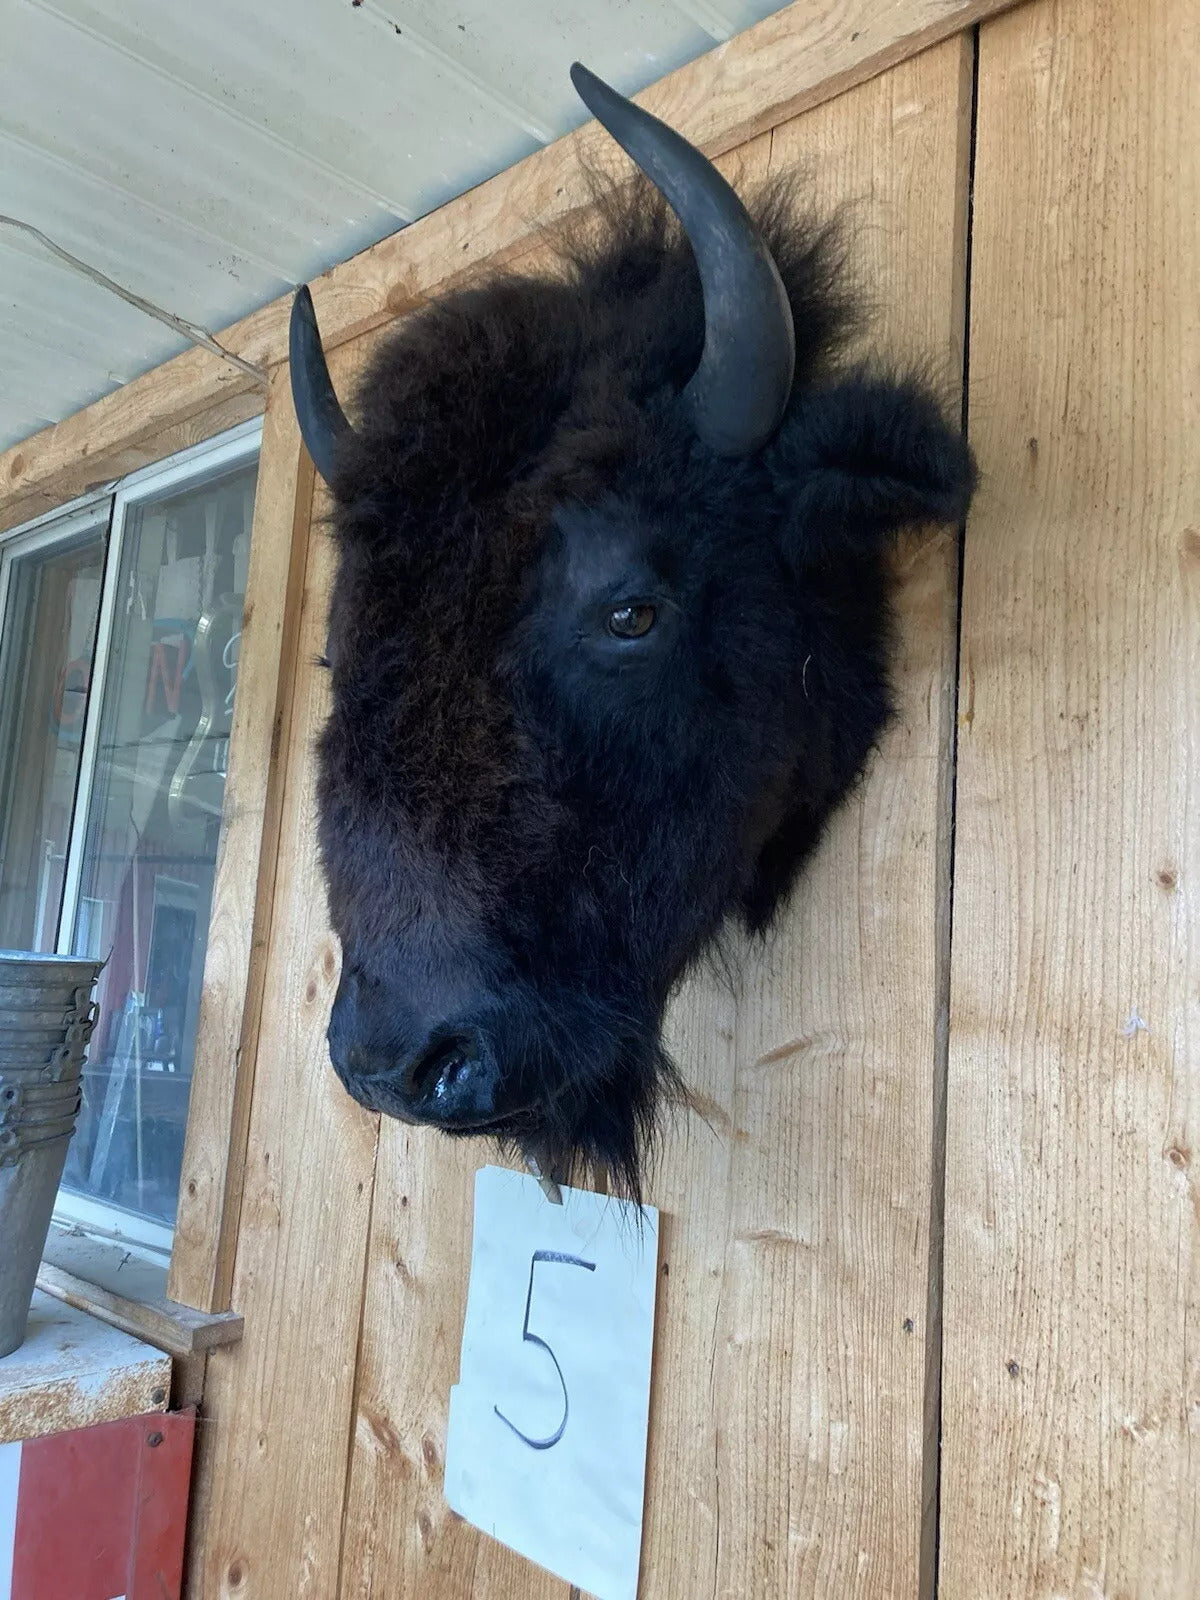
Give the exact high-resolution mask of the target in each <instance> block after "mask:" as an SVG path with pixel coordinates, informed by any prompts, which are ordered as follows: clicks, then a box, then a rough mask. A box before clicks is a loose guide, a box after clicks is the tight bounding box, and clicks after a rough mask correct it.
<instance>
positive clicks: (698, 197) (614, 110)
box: [571, 62, 796, 456]
mask: <svg viewBox="0 0 1200 1600" xmlns="http://www.w3.org/2000/svg"><path fill="white" fill-rule="evenodd" d="M571 82H572V83H573V84H574V85H575V89H576V91H577V93H578V94H579V97H580V99H581V100H582V101H583V103H584V105H585V106H587V108H588V110H589V111H590V112H591V113H592V115H593V116H594V117H596V118H597V120H598V121H599V122H601V123H602V124H603V125H604V127H605V128H607V129H608V131H609V133H610V134H612V136H613V138H614V139H615V140H616V141H617V143H618V144H619V145H620V146H621V148H622V149H623V150H624V151H625V153H626V155H628V156H629V157H630V158H631V159H632V160H633V161H634V162H636V164H637V165H638V166H639V167H640V168H641V169H642V171H643V172H644V173H645V174H646V176H647V177H648V178H649V179H650V181H651V183H653V184H654V186H655V188H657V189H658V190H660V191H661V193H662V195H663V197H664V198H665V200H666V201H667V203H668V205H669V206H670V207H671V209H672V210H673V211H674V212H675V215H676V216H677V217H678V218H679V220H680V222H681V223H682V224H683V230H684V232H685V233H686V234H687V236H688V240H689V242H690V244H691V246H692V250H693V253H694V254H695V257H696V266H697V267H698V268H699V271H700V284H701V288H702V289H703V292H704V353H703V355H702V356H701V357H700V365H699V366H698V367H697V368H696V371H695V372H694V373H693V375H692V377H691V379H690V381H689V383H688V386H687V388H686V389H685V391H684V396H685V399H686V401H687V404H688V406H689V407H690V409H691V413H692V420H693V423H694V425H695V428H696V432H697V433H698V434H699V435H700V437H701V439H703V440H704V442H705V444H707V445H708V446H709V447H710V448H711V449H713V450H715V451H716V452H717V453H718V454H719V455H723V456H744V455H750V454H751V453H752V452H753V451H755V450H757V449H759V448H760V447H761V446H762V445H764V444H765V443H766V442H767V440H768V439H769V438H770V437H771V435H772V434H773V433H774V432H775V430H776V428H777V427H778V426H779V422H780V419H781V418H782V416H783V412H784V408H785V407H786V405H787V402H788V396H789V395H790V394H791V392H792V377H793V374H794V371H795V364H796V335H795V330H794V328H793V326H792V308H791V305H790V304H789V303H788V297H787V290H786V289H785V288H784V286H783V279H782V278H781V277H780V276H779V268H778V267H777V266H776V265H775V262H774V261H773V260H772V258H771V252H770V251H769V250H768V249H767V247H766V245H765V244H764V243H763V240H762V237H761V235H760V234H759V232H758V230H757V228H755V226H754V224H753V222H751V220H750V218H749V216H748V215H747V213H746V208H745V207H744V206H743V205H742V202H741V201H740V200H739V199H738V197H737V195H736V194H734V192H733V190H732V189H731V188H730V186H729V185H728V184H727V183H726V182H725V179H724V178H723V177H722V176H721V174H720V173H719V172H718V171H717V169H716V167H714V166H713V164H712V162H711V161H709V160H708V159H707V157H705V156H702V155H701V154H700V152H699V150H697V149H696V148H695V146H694V145H690V144H689V143H688V142H687V140H686V139H684V138H682V137H681V135H679V134H678V133H676V132H675V130H674V129H673V128H668V127H667V125H666V123H665V122H660V121H659V120H658V118H657V117H652V116H651V115H650V113H649V112H648V111H643V110H642V109H641V108H640V106H635V105H634V104H633V103H632V101H629V100H626V99H625V97H624V96H623V95H619V94H618V93H617V92H616V90H615V89H610V88H609V86H608V85H607V84H606V83H604V82H603V81H602V80H601V79H599V78H598V77H597V76H596V75H595V73H594V72H589V71H588V69H587V68H586V67H583V66H580V64H579V63H578V62H576V63H575V65H574V66H573V67H572V68H571Z"/></svg>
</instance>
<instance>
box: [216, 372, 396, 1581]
mask: <svg viewBox="0 0 1200 1600" xmlns="http://www.w3.org/2000/svg"><path fill="white" fill-rule="evenodd" d="M359 360H361V352H360V351H358V350H355V349H354V348H352V347H351V348H348V349H347V350H346V351H344V352H338V353H337V355H336V357H335V359H334V360H333V361H332V362H331V366H332V368H333V373H334V378H335V380H336V381H339V382H340V383H342V384H345V383H346V382H347V381H348V372H349V369H350V367H351V366H352V365H354V364H357V362H358V361H359ZM323 510H324V500H323V496H321V497H318V501H317V506H316V516H315V518H314V521H313V527H312V533H311V536H310V539H309V545H308V556H307V562H306V570H305V577H304V591H303V598H302V605H301V612H300V627H299V650H298V652H297V660H296V667H295V673H296V687H295V696H294V702H293V711H292V715H291V718H290V723H289V726H288V728H287V730H286V734H285V738H286V743H285V746H284V752H285V753H284V755H283V757H282V760H283V763H284V769H285V783H284V790H283V795H282V802H281V826H280V847H279V848H280V858H281V861H283V862H286V871H281V872H280V873H279V875H278V882H277V885H276V892H275V905H274V914H273V917H272V919H271V928H270V938H269V944H268V949H267V956H266V981H265V984H264V993H263V1001H262V1020H261V1026H260V1028H259V1033H258V1055H257V1063H256V1068H255V1077H254V1104H253V1108H252V1111H251V1115H250V1127H249V1140H248V1146H247V1155H246V1169H245V1179H244V1187H243V1195H242V1205H241V1219H240V1227H239V1233H238V1247H237V1261H236V1267H235V1271H234V1279H233V1303H234V1305H235V1306H237V1307H238V1308H239V1310H241V1312H242V1313H243V1315H244V1316H245V1319H246V1330H245V1336H244V1338H243V1340H242V1342H241V1344H239V1345H236V1346H231V1347H229V1348H227V1349H226V1350H224V1351H222V1352H220V1354H219V1355H214V1356H213V1357H210V1360H209V1369H208V1383H207V1388H206V1392H205V1408H204V1409H205V1415H204V1419H203V1421H202V1424H201V1433H200V1455H199V1463H198V1480H197V1492H196V1496H195V1501H194V1505H193V1529H194V1539H193V1550H192V1556H191V1563H190V1570H191V1592H192V1593H194V1594H196V1595H198V1596H199V1595H203V1596H204V1597H205V1600H208V1597H209V1596H213V1597H214V1600H215V1597H217V1596H221V1597H223V1600H224V1597H229V1600H235V1597H236V1600H251V1597H253V1600H274V1597H277V1596H282V1595H286V1596H288V1600H293V1597H296V1600H299V1597H311V1600H318V1597H319V1600H327V1597H331V1596H333V1595H335V1594H336V1593H337V1574H338V1561H339V1551H340V1544H341V1529H342V1516H343V1503H344V1497H345V1488H346V1460H347V1451H348V1441H349V1432H350V1418H351V1412H352V1405H353V1394H354V1371H355V1356H356V1350H357V1345H358V1332H359V1321H360V1316H361V1310H362V1289H363V1267H364V1258H365V1252H366V1244H367V1236H368V1229H369V1222H370V1207H371V1198H372V1188H373V1183H372V1179H373V1169H374V1157H375V1142H376V1132H377V1121H376V1119H375V1118H373V1117H371V1116H369V1115H368V1114H367V1113H366V1112H365V1111H363V1110H361V1109H360V1108H359V1107H358V1106H356V1105H355V1104H354V1103H353V1102H352V1101H351V1100H350V1099H349V1097H348V1096H347V1095H346V1094H345V1093H344V1091H343V1090H342V1088H341V1086H340V1085H339V1083H338V1082H337V1079H336V1078H335V1076H334V1074H333V1072H332V1071H331V1070H330V1068H329V1065H328V1058H327V1054H326V1047H325V1028H326V1024H327V1021H328V1016H329V1007H330V1004H331V1003H332V1000H333V995H334V991H335V989H336V985H337V973H338V955H337V945H336V941H335V940H334V938H333V936H332V934H331V933H330V932H329V925H328V917H327V912H326V908H325V900H324V895H323V893H322V889H321V877H320V872H319V870H318V864H317V850H316V826H315V810H314V808H315V796H314V788H315V771H314V763H313V761H312V755H311V747H312V742H313V739H314V738H315V736H316V733H317V731H318V729H319V728H320V726H321V724H322V722H323V721H324V718H325V714H326V710H327V678H326V674H325V673H324V672H322V671H321V670H320V669H319V668H318V667H317V666H316V658H317V656H318V655H319V653H320V652H321V651H322V649H323V648H324V639H325V613H326V603H327V597H328V586H329V578H330V572H331V565H332V549H331V546H330V543H329V541H328V539H327V537H326V535H325V532H324V529H323V527H322V525H321V521H320V518H321V515H322V513H323Z"/></svg>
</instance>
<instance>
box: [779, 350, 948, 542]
mask: <svg viewBox="0 0 1200 1600" xmlns="http://www.w3.org/2000/svg"><path fill="white" fill-rule="evenodd" d="M767 462H768V465H769V467H770V470H771V472H772V475H773V477H774V480H775V486H776V489H777V490H778V492H779V495H780V498H781V500H782V501H783V502H784V504H785V505H786V507H787V510H786V512H785V515H784V520H783V530H782V537H783V544H784V554H785V556H786V557H787V559H788V561H789V563H790V565H791V566H792V567H793V568H795V569H797V570H800V569H802V568H804V567H806V566H811V565H814V564H824V563H826V562H827V561H829V560H831V559H835V558H837V557H838V556H850V557H851V558H853V557H854V556H855V555H863V556H866V555H869V554H870V553H871V552H872V551H873V550H874V549H876V548H877V546H878V544H879V541H880V539H881V538H882V537H883V536H885V535H887V534H890V533H894V532H896V531H897V530H898V529H899V528H901V527H903V526H905V525H906V524H908V523H918V522H941V523H955V522H961V521H962V520H963V518H964V517H965V516H966V514H967V507H968V506H969V504H970V501H971V495H972V492H973V491H974V488H975V481H976V472H975V462H974V459H973V458H972V455H971V451H970V449H969V447H968V445H967V442H966V440H965V439H964V438H963V437H962V435H961V433H959V432H958V430H957V429H955V428H951V427H950V426H949V425H948V424H947V422H946V420H945V418H944V416H943V415H942V412H941V410H940V409H939V407H938V404H937V402H936V401H935V400H934V398H933V396H932V395H931V394H930V392H929V390H928V389H926V388H925V387H924V386H923V385H921V384H920V383H918V382H915V381H913V380H904V381H896V380H888V379H880V378H873V377H868V376H863V375H858V376H854V377H851V378H848V379H846V380H845V381H843V382H841V383H839V384H836V385H834V386H831V387H830V388H828V389H822V390H818V391H817V392H815V393H814V394H811V395H809V396H807V397H805V398H804V399H802V400H800V401H799V403H798V404H795V405H793V407H792V409H791V411H790V413H789V415H788V418H787V420H786V422H785V423H784V426H783V428H782V430H781V432H780V434H779V436H778V438H777V439H776V441H775V443H774V444H773V445H772V446H771V448H770V450H769V451H768V452H767Z"/></svg>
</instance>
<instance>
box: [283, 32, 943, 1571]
mask: <svg viewBox="0 0 1200 1600" xmlns="http://www.w3.org/2000/svg"><path fill="white" fill-rule="evenodd" d="M968 57H969V45H968V43H967V42H966V41H965V40H957V41H952V42H950V43H947V44H945V45H943V46H941V47H940V48H938V49H937V50H935V51H932V52H929V53H927V54H925V55H923V56H921V57H920V58H918V59H916V60H914V61H911V62H909V63H906V64H904V65H902V66H901V67H898V68H896V69H895V70H894V71H893V72H891V73H890V74H888V75H887V76H886V77H881V78H877V79H875V80H874V81H872V82H870V83H868V84H866V85H864V86H862V87H860V88H858V89H856V90H854V91H852V92H851V93H849V94H847V95H845V96H844V97H842V98H840V99H839V100H838V101H837V102H836V103H833V104H830V105H827V106H824V107H822V108H821V109H820V110H818V111H815V112H813V113H810V114H808V115H806V116H803V117H801V118H798V119H796V120H795V121H793V122H791V123H789V124H787V125H786V126H785V127H782V128H779V129H776V130H775V131H774V133H773V135H770V136H766V137H764V138H762V139H760V140H758V141H755V142H754V143H753V144H751V145H750V146H747V147H746V148H744V149H743V150H740V151H739V152H737V156H736V162H735V164H736V165H737V167H738V168H739V170H740V171H741V172H742V173H743V174H744V175H745V176H746V177H747V178H753V177H754V176H755V174H756V173H758V172H761V171H763V170H765V169H766V168H767V167H768V166H771V167H773V168H774V167H780V166H782V167H789V168H790V167H793V166H796V165H798V164H801V165H803V166H804V167H805V168H807V169H811V171H812V174H813V182H814V187H815V189H816V191H817V193H816V196H815V198H816V201H817V204H818V205H819V206H821V207H822V208H825V209H832V208H834V207H836V206H837V204H838V203H839V202H841V201H843V200H848V199H853V200H855V201H861V204H860V205H859V206H858V207H857V210H856V214H855V216H854V224H855V231H856V246H855V250H854V254H855V257H856V260H857V261H858V263H859V265H860V267H861V269H862V271H863V273H864V276H866V277H867V278H868V279H869V281H870V282H871V283H872V285H873V286H874V289H875V293H876V298H877V301H878V303H879V305H880V317H879V327H878V329H877V338H878V339H879V340H881V341H882V343H883V344H884V345H885V347H887V348H889V349H891V350H892V351H894V352H895V353H897V354H898V355H900V356H903V355H905V354H906V353H913V352H918V351H919V352H922V353H928V352H930V351H933V352H934V353H935V357H936V358H937V359H938V361H939V363H940V365H941V367H942V369H943V371H944V372H945V373H946V375H947V377H948V380H949V388H950V392H951V394H952V395H953V394H954V392H955V391H954V386H953V374H954V373H955V371H956V370H957V368H958V366H959V362H960V345H961V328H962V315H963V291H964V282H965V278H964V248H963V241H964V231H963V217H964V206H965V194H966V187H965V178H966V157H967V154H968V150H969V123H968V121H967V120H966V116H965V112H966V111H968V110H969V104H970V78H969V74H968V73H966V72H964V65H965V64H966V63H967V61H968ZM901 559H902V562H903V564H904V570H905V582H904V588H903V597H902V604H901V611H902V617H903V636H904V647H903V659H902V663H901V670H900V689H901V696H902V706H903V709H902V715H901V717H900V719H899V722H898V725H897V727H896V728H895V729H894V730H893V733H892V734H891V736H890V737H889V739H888V741H887V743H886V745H885V748H884V750H883V752H882V753H881V755H880V758H879V760H878V761H877V763H876V764H875V766H874V768H873V771H872V776H871V780H870V782H869V784H868V785H867V786H866V788H865V789H864V791H863V793H862V794H861V796H860V797H859V798H858V799H857V800H856V802H855V803H854V805H853V806H852V807H851V808H850V809H849V810H848V811H847V813H846V814H845V815H844V816H843V817H842V818H841V819H839V822H838V825H837V826H836V828H835V829H834V830H833V833H832V836H831V838H830V840H829V841H828V843H827V846H826V847H825V849H824V850H823V852H822V855H821V857H820V860H819V861H818V863H817V864H816V866H815V869H814V871H813V873H812V875H811V876H810V878H809V880H808V882H807V883H806V885H805V887H804V888H803V889H802V890H801V892H800V894H799V895H798V897H797V901H796V905H795V907H794V909H793V912H792V914H791V916H790V918H789V919H788V921H787V923H786V926H785V927H784V928H783V929H782V930H781V932H780V933H779V935H778V936H777V937H776V938H775V939H774V940H773V942H772V944H771V946H770V948H769V950H768V951H767V952H765V953H763V954H758V955H756V954H754V953H752V952H749V951H742V952H740V953H739V956H738V961H739V962H740V965H741V968H742V970H741V972H740V974H739V976H738V977H737V978H735V980H734V982H733V983H732V984H731V983H730V981H729V980H728V979H727V978H725V977H722V976H718V975H713V976H711V977H710V978H706V979H700V980H698V981H697V982H695V983H693V984H692V985H690V986H689V988H688V990H687V991H686V993H685V994H683V995H682V996H681V997H680V999H679V1001H678V1003H677V1005H676V1007H675V1011H674V1019H673V1024H672V1027H673V1033H674V1038H675V1048H676V1052H677V1055H678V1057H679V1059H680V1062H681V1064H682V1066H683V1068H684V1072H685V1075H686V1077H687V1079H688V1082H689V1084H690V1085H691V1087H692V1090H693V1103H694V1106H695V1114H693V1115H690V1116H689V1115H686V1114H684V1113H682V1112H681V1113H680V1114H679V1115H678V1117H677V1118H676V1122H675V1126H674V1128H673V1129H672V1130H671V1131H670V1132H669V1134H668V1137H667V1139H666V1141H665V1144H664V1152H663V1159H662V1161H661V1163H660V1166H659V1169H658V1172H657V1174H656V1176H655V1179H654V1181H653V1183H652V1184H651V1187H650V1194H649V1198H651V1199H652V1200H653V1201H654V1202H655V1203H656V1204H658V1205H659V1206H660V1207H662V1208H663V1212H664V1217H663V1235H662V1237H663V1245H662V1259H663V1265H664V1268H665V1274H666V1275H665V1276H664V1277H663V1279H662V1280H661V1298H660V1305H659V1317H660V1321H659V1330H658V1337H657V1346H656V1357H655V1361H656V1378H655V1389H654V1400H653V1406H652V1413H653V1420H652V1446H651V1458H650V1475H649V1484H648V1491H647V1518H648V1525H647V1532H646V1543H645V1576H644V1579H643V1585H642V1592H643V1594H644V1595H645V1596H646V1597H647V1600H650V1597H653V1600H659V1597H665V1596H678V1597H679V1600H685V1597H686V1600H694V1597H695V1596H698V1595H702V1594H711V1595H713V1596H725V1595H756V1596H757V1595H774V1594H780V1595H782V1594H789V1595H806V1594H813V1595H818V1594H826V1593H836V1594H839V1595H864V1596H866V1595H870V1596H879V1597H880V1600H883V1597H887V1600H893V1597H894V1596H897V1595H902V1594H911V1595H914V1596H915V1594H916V1592H917V1578H918V1564H919V1545H920V1532H921V1498H922V1466H923V1463H922V1438H923V1419H924V1363H925V1351H924V1337H925V1327H924V1314H925V1301H926V1273H927V1262H928V1233H927V1227H928V1217H929V1209H930V1185H931V1177H932V1165H931V1162H932V1152H931V1146H930V1128H931V1097H932V1086H933V1075H934V1070H935V1046H936V1031H937V1030H936V1009H937V995H938V992H939V986H938V971H937V963H938V916H937V903H936V900H937V896H936V889H937V883H938V879H939V853H940V852H944V851H945V850H946V849H947V848H948V839H947V837H946V834H945V831H944V828H943V818H942V817H941V815H940V807H941V801H942V786H941V772H942V765H941V764H942V761H943V759H944V756H945V754H946V750H947V742H948V740H949V737H950V734H951V725H950V721H949V714H950V713H949V708H950V706H951V703H952V702H951V696H950V694H949V693H948V689H949V687H950V685H951V684H952V678H953V661H954V617H953V602H954V596H955V593H956V550H955V542H954V540H953V539H952V538H949V537H945V536H942V537H938V536H930V535H929V534H924V535H920V536H914V537H913V539H912V540H910V541H909V542H908V543H907V544H906V545H905V548H904V551H903V554H902V557H901ZM317 1066H318V1063H314V1070H316V1069H317ZM490 1159H494V1157H493V1156H492V1155H491V1153H490V1152H488V1151H487V1150H485V1149H481V1148H476V1147H463V1146H455V1145H451V1144H449V1143H448V1142H447V1141H445V1140H443V1139H441V1138H439V1137H438V1136H437V1135H435V1134H433V1133H431V1132H427V1131H426V1132H421V1131H414V1130H412V1129H409V1128H404V1127H401V1126H399V1125H397V1124H395V1123H389V1122H385V1123H384V1124H383V1127H382V1129H381V1135H380V1146H379V1166H378V1179H377V1188H376V1198H375V1206H374V1211H373V1217H372V1233H371V1245H370V1250H369V1253H368V1259H367V1282H366V1299H365V1304H364V1313H363V1324H362V1336H361V1338H362V1343H361V1351H360V1361H359V1373H358V1383H357V1396H356V1413H355V1426H354V1444H353V1450H352V1456H351V1481H350V1493H349V1500H348V1505H347V1513H346V1541H345V1555H344V1559H343V1572H342V1590H341V1593H342V1594H343V1595H344V1596H347V1597H349V1596H354V1597H356V1600H366V1597H367V1596H369V1595H377V1594H385V1593H396V1594H420V1595H422V1596H423V1597H425V1600H452V1597H453V1600H459V1597H463V1596H467V1595H471V1596H479V1597H484V1596H488V1597H495V1600H499V1597H501V1596H505V1597H512V1600H517V1597H534V1596H542V1595H545V1596H555V1595H557V1596H563V1597H565V1596H566V1594H567V1587H566V1585H564V1584H562V1583H559V1582H557V1581H556V1580H553V1579H551V1578H549V1577H547V1576H546V1575H544V1574H542V1573H540V1572H539V1571H537V1569H535V1568H533V1567H531V1566H530V1565H529V1564H528V1563H526V1562H524V1561H522V1560H520V1558H518V1557H515V1556H513V1555H511V1554H509V1553H508V1552H507V1551H505V1550H503V1549H502V1548H501V1547H499V1546H498V1545H496V1544H495V1543H493V1542H492V1541H491V1540H489V1539H487V1538H486V1537H484V1536H483V1535H481V1534H479V1533H477V1532H476V1531H475V1530H474V1529H473V1528H471V1527H469V1526H467V1525H466V1524H464V1523H463V1522H461V1521H460V1520H459V1519H458V1518H456V1517H454V1516H453V1514H451V1513H450V1512H449V1511H448V1510H447V1508H446V1506H445V1503H444V1500H443V1498H442V1467H443V1459H444V1439H445V1420H446V1406H447V1397H448V1393H449V1389H450V1386H451V1384H452V1383H453V1382H454V1381H455V1379H456V1377H457V1372H458V1343H459V1339H460V1337H461V1329H462V1316H463V1308H464V1305H465V1291H466V1277H467V1267H468V1261H469V1251H470V1236H471V1195H472V1178H473V1173H474V1171H475V1168H476V1166H477V1165H478V1164H479V1163H480V1162H481V1161H486V1160H490ZM908 1324H911V1326H908ZM400 1352H404V1354H403V1355H400Z"/></svg>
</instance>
